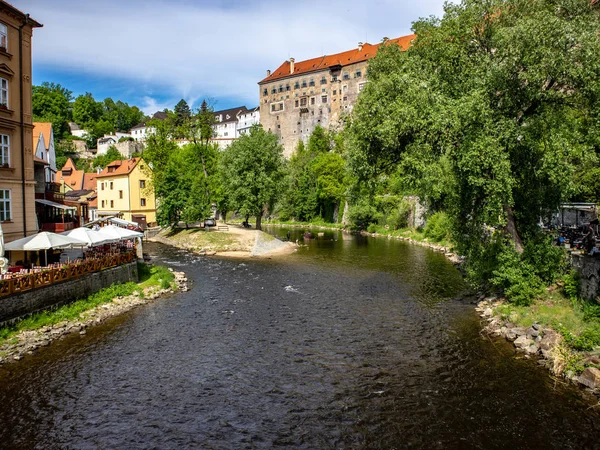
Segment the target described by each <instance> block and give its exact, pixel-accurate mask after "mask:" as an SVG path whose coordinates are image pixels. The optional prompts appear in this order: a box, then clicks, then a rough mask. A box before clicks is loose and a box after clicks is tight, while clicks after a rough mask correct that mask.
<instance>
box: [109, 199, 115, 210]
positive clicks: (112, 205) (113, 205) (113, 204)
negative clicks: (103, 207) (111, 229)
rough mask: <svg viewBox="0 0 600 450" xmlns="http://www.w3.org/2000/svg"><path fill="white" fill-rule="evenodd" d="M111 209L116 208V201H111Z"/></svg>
mask: <svg viewBox="0 0 600 450" xmlns="http://www.w3.org/2000/svg"><path fill="white" fill-rule="evenodd" d="M110 207H111V208H114V207H115V201H114V200H111V201H110Z"/></svg>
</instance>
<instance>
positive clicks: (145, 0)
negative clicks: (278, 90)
mask: <svg viewBox="0 0 600 450" xmlns="http://www.w3.org/2000/svg"><path fill="white" fill-rule="evenodd" d="M8 1H9V3H11V4H12V5H13V6H15V7H16V8H18V9H20V10H21V11H23V12H24V13H29V14H30V15H31V17H32V18H34V19H35V20H37V21H38V22H40V23H42V24H43V25H44V27H43V28H39V29H35V30H34V36H33V44H32V48H33V82H34V84H41V83H42V82H44V81H50V82H55V83H60V84H61V85H63V86H64V87H66V88H67V89H69V90H71V91H73V94H74V95H75V96H77V95H80V94H84V93H86V92H91V93H92V94H93V96H94V98H95V99H96V100H103V99H104V98H106V97H112V99H113V100H115V101H117V100H122V101H124V102H127V103H129V104H130V105H136V106H138V107H140V108H141V109H142V110H143V111H144V112H146V113H147V114H152V113H154V112H156V111H160V110H163V109H165V108H169V109H173V107H174V106H175V104H176V103H177V102H178V101H179V100H180V99H182V98H183V99H184V100H186V101H187V102H188V104H190V106H191V107H192V108H198V107H199V106H200V103H201V102H202V100H203V99H204V98H206V99H208V100H209V103H210V104H211V105H212V106H213V107H214V108H215V110H219V109H226V108H231V107H236V106H241V105H245V106H247V107H248V108H251V107H254V106H257V105H258V100H259V88H258V85H257V83H258V82H259V81H260V80H261V79H263V78H264V77H265V76H266V71H267V69H271V70H275V69H276V68H277V67H279V66H280V65H281V63H283V62H284V61H285V60H287V59H289V58H290V57H294V58H295V59H296V61H301V60H304V59H309V58H314V57H317V56H320V55H323V54H333V53H338V52H341V51H345V50H349V49H351V48H354V47H356V45H357V44H358V42H370V43H372V44H374V43H378V42H380V41H381V39H382V38H383V37H389V38H394V37H399V36H404V35H407V34H410V33H411V26H412V22H414V21H416V20H418V19H419V18H420V17H427V16H431V15H433V16H438V17H440V16H441V15H442V13H443V0H421V1H419V2H415V1H406V0H370V1H364V0H345V1H338V0H302V1H294V2H290V1H288V0H258V1H255V0H220V1H219V0H196V1H194V0H102V1H90V0H8Z"/></svg>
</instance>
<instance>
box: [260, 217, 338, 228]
mask: <svg viewBox="0 0 600 450" xmlns="http://www.w3.org/2000/svg"><path fill="white" fill-rule="evenodd" d="M263 224H264V225H291V226H301V227H325V228H333V229H336V230H341V229H343V228H344V225H343V224H341V223H331V222H326V221H325V220H323V219H321V218H316V219H314V220H311V221H309V222H298V221H295V220H279V219H271V220H265V221H264V222H263Z"/></svg>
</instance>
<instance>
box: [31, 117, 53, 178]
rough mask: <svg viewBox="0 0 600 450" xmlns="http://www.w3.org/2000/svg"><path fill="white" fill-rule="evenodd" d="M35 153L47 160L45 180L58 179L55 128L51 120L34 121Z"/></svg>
mask: <svg viewBox="0 0 600 450" xmlns="http://www.w3.org/2000/svg"><path fill="white" fill-rule="evenodd" d="M33 150H34V155H35V156H36V157H37V158H39V159H41V160H43V161H45V162H46V163H47V165H46V166H45V181H46V183H51V182H54V181H55V180H56V170H57V169H56V152H55V150H54V130H53V128H52V123H50V122H33Z"/></svg>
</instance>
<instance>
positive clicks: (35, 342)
mask: <svg viewBox="0 0 600 450" xmlns="http://www.w3.org/2000/svg"><path fill="white" fill-rule="evenodd" d="M169 270H170V271H171V272H172V273H173V275H174V276H175V285H176V288H175V289H171V288H169V289H161V288H159V287H151V288H146V289H144V290H143V291H140V292H134V293H133V294H132V295H128V296H126V297H117V298H114V299H113V300H112V302H109V303H103V304H101V305H98V306H96V307H95V308H92V309H90V310H87V311H84V312H83V313H81V314H80V320H77V321H70V322H67V321H64V322H59V323H57V324H55V325H52V326H46V327H43V328H40V329H37V330H27V331H22V332H20V333H19V334H17V335H15V336H14V337H12V338H10V339H9V340H8V342H7V343H5V344H3V345H1V346H0V365H2V364H4V363H8V362H14V361H20V360H21V359H23V357H24V356H26V355H32V354H33V353H34V352H35V351H36V350H38V349H39V348H41V347H47V346H48V345H50V344H51V343H52V341H55V340H57V339H62V338H64V337H65V336H67V335H69V334H74V333H79V334H80V335H82V336H83V335H85V334H86V333H87V331H86V330H87V329H88V328H89V327H91V326H94V325H98V324H100V323H102V322H104V321H106V320H108V319H110V318H112V317H116V316H119V315H121V314H123V313H125V312H127V311H130V310H132V309H133V308H136V307H138V306H140V305H144V304H146V303H150V302H151V301H153V300H155V299H157V298H159V297H162V296H164V295H166V294H169V293H172V292H174V291H177V290H179V291H184V292H185V291H187V290H188V286H187V278H186V276H185V273H183V272H175V271H173V270H172V269H169ZM142 293H143V295H142Z"/></svg>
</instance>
